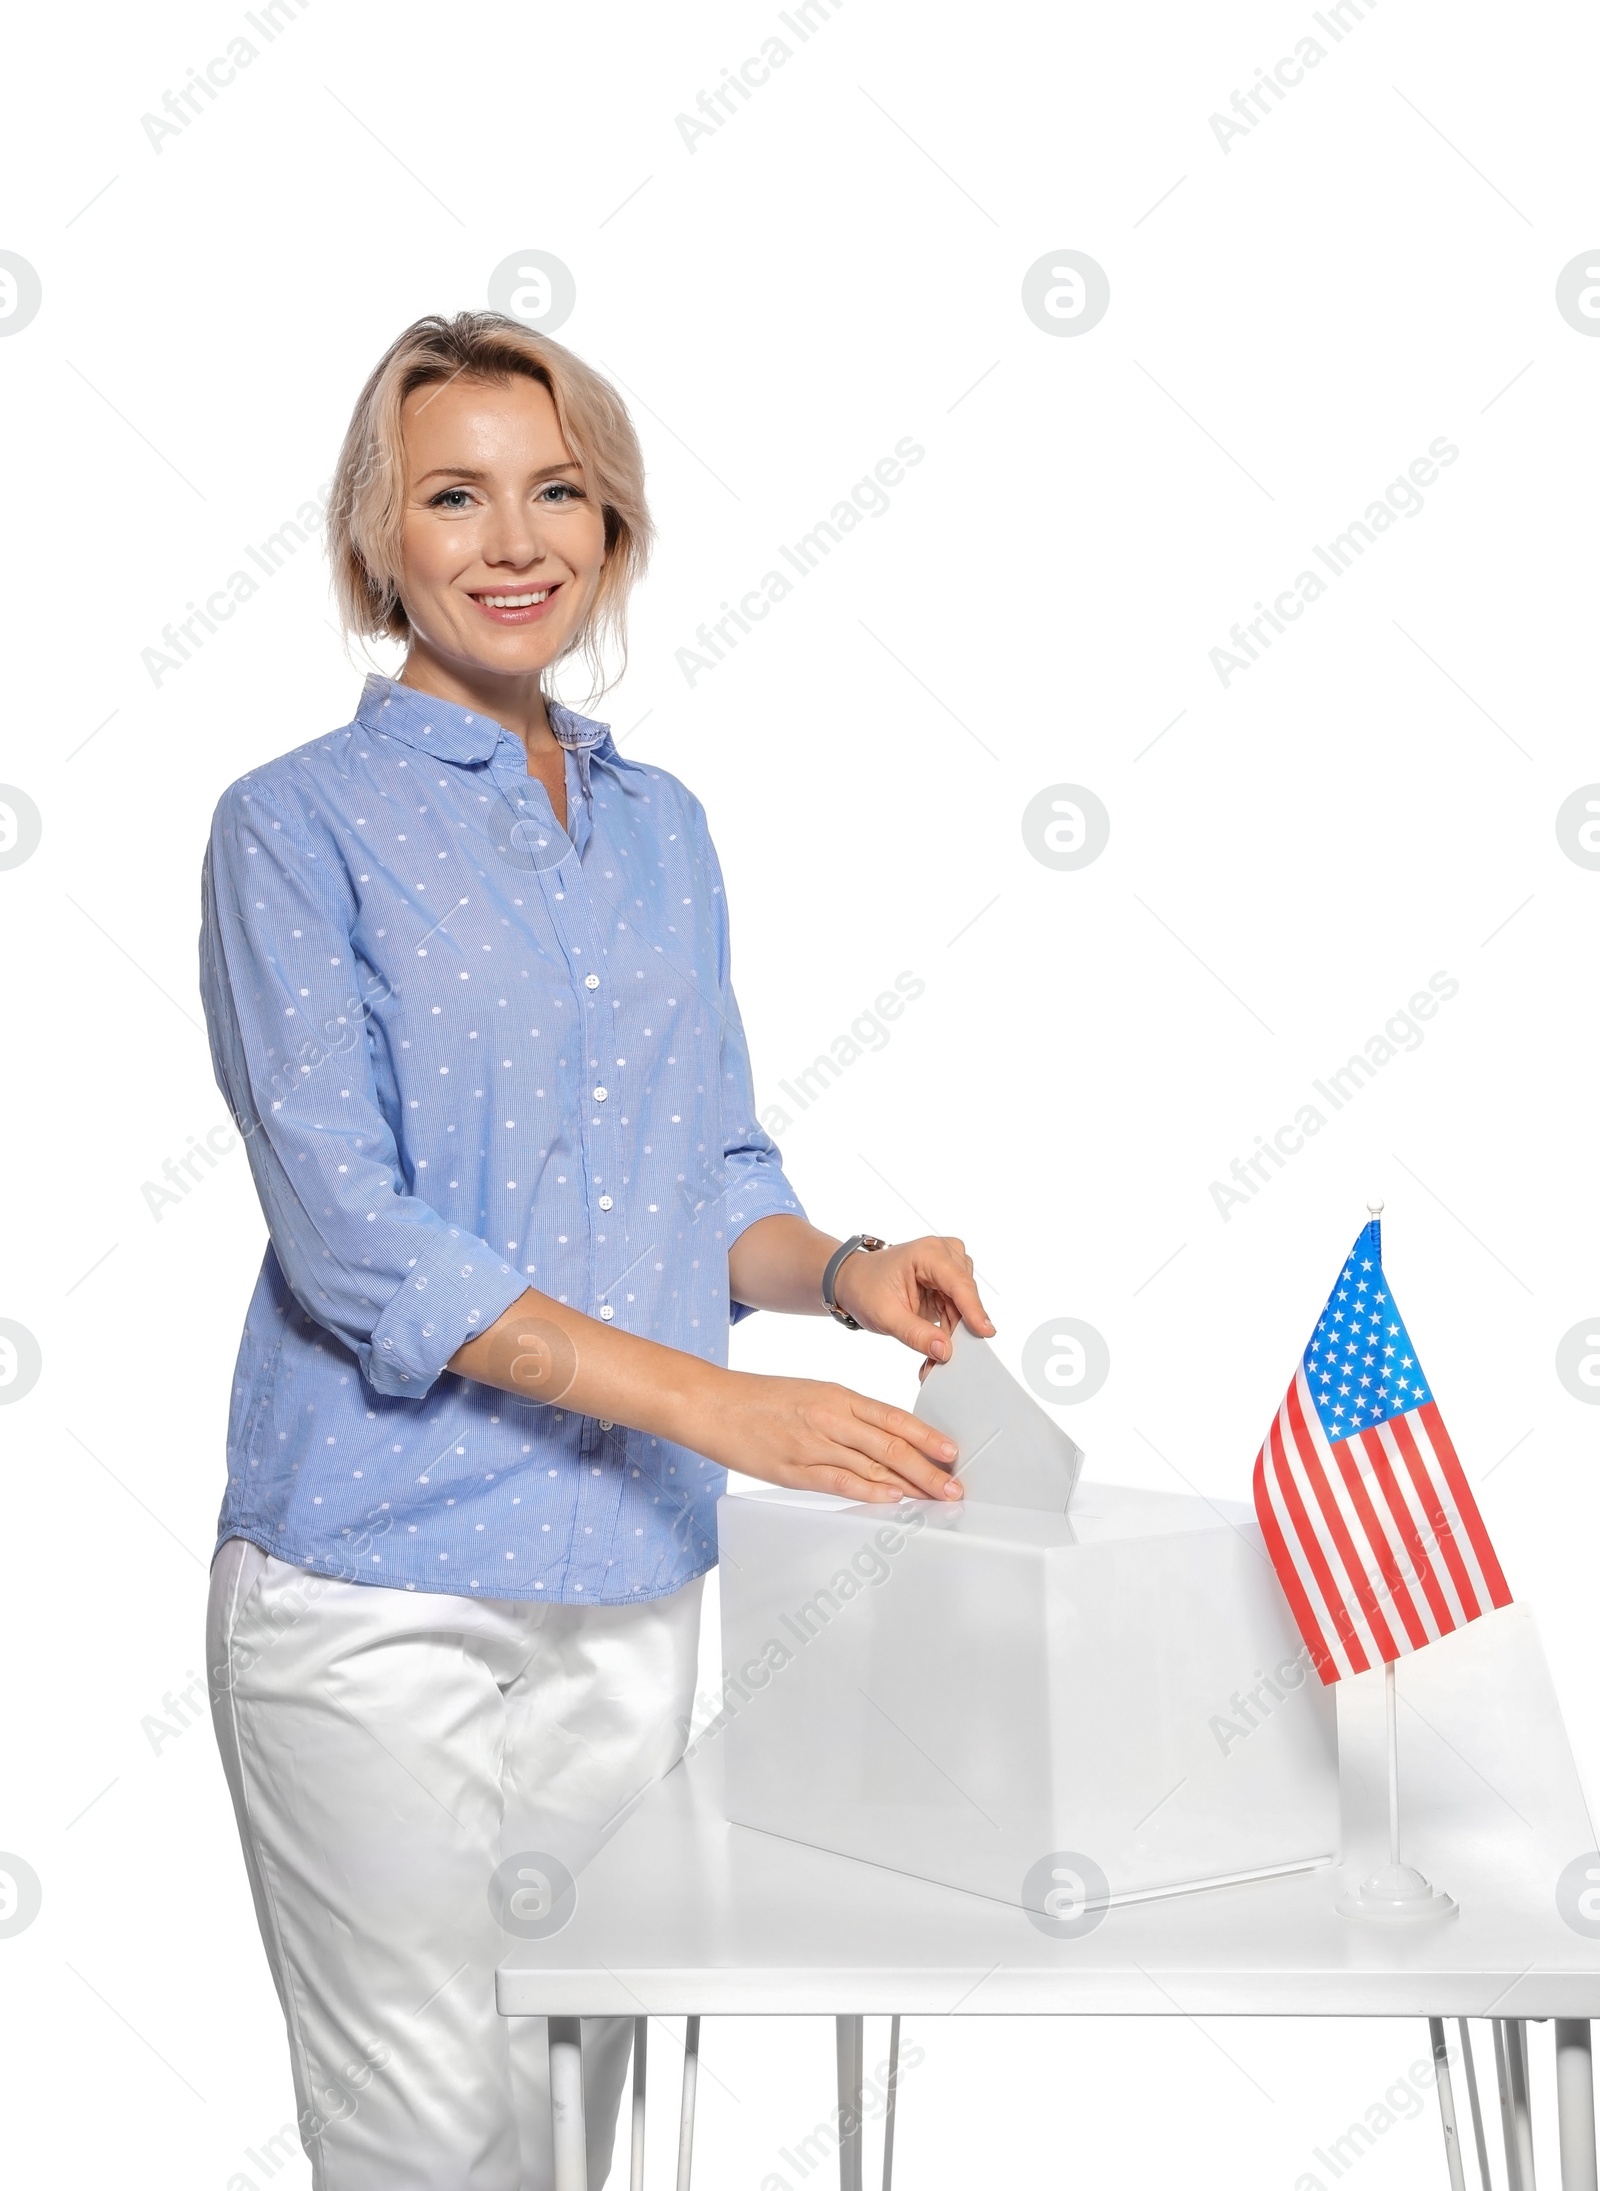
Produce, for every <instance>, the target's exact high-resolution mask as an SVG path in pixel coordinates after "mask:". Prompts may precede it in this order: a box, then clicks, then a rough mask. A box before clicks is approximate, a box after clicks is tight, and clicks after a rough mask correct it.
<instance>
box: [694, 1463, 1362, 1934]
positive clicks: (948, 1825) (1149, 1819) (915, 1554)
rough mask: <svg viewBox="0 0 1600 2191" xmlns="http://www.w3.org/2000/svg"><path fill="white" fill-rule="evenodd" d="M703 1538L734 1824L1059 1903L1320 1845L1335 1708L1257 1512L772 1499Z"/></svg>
mask: <svg viewBox="0 0 1600 2191" xmlns="http://www.w3.org/2000/svg"><path fill="white" fill-rule="evenodd" d="M718 1529H719V1534H720V1540H721V1555H722V1556H721V1598H722V1648H723V1666H724V1669H725V1675H726V1694H725V1713H724V1718H723V1721H722V1724H721V1728H720V1737H719V1738H720V1740H721V1741H722V1742H723V1743H724V1744H725V1745H726V1786H727V1814H728V1817H729V1818H730V1819H731V1820H733V1821H734V1822H735V1823H737V1824H739V1825H743V1826H754V1827H759V1828H761V1829H763V1830H764V1831H766V1832H768V1833H776V1834H783V1835H786V1836H787V1837H788V1838H790V1839H791V1840H796V1841H804V1842H810V1843H812V1844H814V1845H815V1846H817V1847H820V1848H825V1849H833V1850H837V1851H838V1852H839V1853H841V1854H843V1855H847V1856H854V1857H858V1858H862V1859H864V1860H865V1861H867V1862H868V1863H873V1864H884V1865H888V1866H889V1867H891V1868H892V1869H894V1870H897V1871H904V1872H909V1873H911V1874H913V1875H914V1876H916V1877H918V1878H922V1879H932V1880H938V1881H941V1882H943V1883H944V1884H946V1885H948V1886H953V1887H963V1888H966V1889H968V1890H969V1891H970V1892H972V1893H975V1894H984V1895H989V1896H991V1897H993V1898H994V1899H996V1900H999V1901H1003V1902H1011V1903H1016V1904H1020V1905H1022V1906H1024V1907H1028V1908H1035V1909H1040V1908H1046V1909H1048V1910H1051V1911H1057V1912H1058V1911H1059V1909H1060V1908H1061V1906H1062V1905H1061V1903H1060V1901H1059V1900H1057V1901H1054V1902H1049V1901H1047V1898H1048V1897H1049V1896H1050V1895H1051V1894H1052V1892H1055V1893H1057V1894H1059V1892H1060V1891H1061V1890H1060V1888H1059V1886H1057V1885H1054V1884H1053V1883H1055V1882H1059V1881H1060V1880H1061V1879H1062V1878H1063V1877H1070V1878H1072V1879H1074V1880H1076V1881H1079V1882H1082V1883H1083V1884H1082V1886H1081V1888H1078V1889H1069V1890H1068V1891H1069V1892H1073V1891H1076V1892H1078V1893H1079V1894H1080V1896H1082V1897H1085V1898H1087V1900H1089V1901H1091V1902H1094V1901H1099V1902H1102V1903H1103V1902H1105V1901H1111V1902H1115V1901H1119V1900H1123V1899H1127V1898H1133V1897H1141V1896H1146V1895H1152V1894H1162V1893H1174V1892H1181V1891H1183V1890H1184V1889H1187V1888H1191V1887H1198V1886H1204V1885H1210V1884H1220V1883H1222V1882H1224V1881H1227V1880H1237V1879H1243V1878H1254V1877H1261V1876H1265V1875H1268V1874H1270V1873H1273V1872H1279V1871H1286V1870H1295V1869H1299V1868H1302V1867H1306V1866H1309V1865H1311V1864H1315V1863H1319V1862H1326V1861H1329V1860H1330V1859H1332V1858H1334V1857H1335V1856H1336V1854H1337V1851H1338V1845H1339V1770H1338V1751H1337V1738H1336V1731H1335V1713H1334V1701H1333V1697H1332V1694H1331V1693H1330V1692H1329V1691H1327V1690H1325V1689H1324V1688H1323V1686H1322V1684H1321V1683H1320V1682H1319V1681H1318V1680H1317V1678H1316V1676H1315V1675H1314V1674H1312V1673H1311V1672H1310V1669H1309V1666H1308V1663H1307V1656H1306V1653H1305V1651H1304V1648H1303V1646H1302V1645H1301V1642H1300V1638H1299V1636H1298V1635H1297V1634H1296V1632H1295V1629H1294V1626H1293V1623H1292V1622H1291V1620H1290V1617H1289V1613H1288V1610H1287V1608H1286V1606H1285V1604H1284V1602H1283V1597H1282V1593H1281V1592H1280V1590H1279V1588H1278V1585H1277V1582H1276V1581H1275V1579H1274V1577H1273V1573H1272V1569H1271V1567H1270V1566H1269V1565H1268V1563H1267V1560H1266V1557H1265V1553H1264V1550H1263V1547H1262V1543H1261V1539H1260V1534H1259V1532H1258V1530H1257V1528H1256V1524H1255V1520H1254V1517H1253V1515H1251V1514H1250V1513H1249V1510H1248V1509H1247V1508H1244V1507H1238V1506H1234V1507H1226V1508H1225V1507H1219V1506H1216V1505H1212V1504H1210V1503H1209V1502H1207V1501H1205V1500H1203V1499H1198V1498H1188V1497H1181V1496H1175V1495H1172V1494H1169V1493H1166V1492H1157V1491H1134V1490H1120V1489H1116V1488H1114V1487H1112V1486H1110V1485H1106V1484H1095V1483H1080V1484H1079V1485H1078V1488H1077V1490H1076V1492H1075V1493H1074V1496H1073V1499H1072V1505H1071V1518H1070V1520H1069V1519H1068V1517H1067V1516H1066V1515H1063V1514H1051V1513H1047V1512H1043V1511H1040V1510H1037V1509H1026V1508H1008V1507H1004V1506H998V1505H986V1504H983V1503H980V1502H978V1501H973V1502H972V1503H970V1504H968V1505H965V1506H962V1507H954V1506H951V1505H947V1504H940V1503H938V1502H934V1501H908V1502H906V1503H904V1504H902V1505H899V1506H865V1505H856V1504H854V1503H851V1502H848V1501H845V1500H841V1499H832V1498H826V1497H823V1496H820V1495H818V1494H814V1493H812V1494H808V1493H804V1492H781V1491H777V1492H774V1491H763V1492H760V1493H757V1494H755V1495H753V1496H738V1497H724V1498H723V1499H722V1500H721V1501H720V1503H719V1506H718Z"/></svg>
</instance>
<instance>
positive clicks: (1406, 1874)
mask: <svg viewBox="0 0 1600 2191" xmlns="http://www.w3.org/2000/svg"><path fill="white" fill-rule="evenodd" d="M1367 1211H1368V1214H1369V1215H1370V1216H1371V1218H1372V1220H1373V1222H1374V1224H1376V1222H1377V1220H1378V1219H1379V1218H1380V1217H1381V1216H1382V1214H1383V1204H1382V1203H1381V1202H1369V1203H1368V1204H1367ZM1383 1718H1384V1748H1385V1750H1386V1751H1387V1753H1388V1765H1389V1861H1388V1863H1387V1864H1385V1865H1382V1866H1380V1868H1379V1869H1378V1870H1377V1871H1375V1872H1373V1873H1372V1874H1371V1875H1370V1876H1369V1877H1368V1878H1366V1879H1364V1880H1363V1881H1362V1882H1361V1885H1360V1886H1359V1887H1358V1888H1357V1889H1356V1890H1355V1892H1354V1893H1353V1894H1342V1895H1340V1896H1339V1898H1338V1900H1337V1901H1336V1903H1335V1905H1334V1906H1335V1908H1336V1909H1337V1910H1338V1912H1339V1914H1340V1916H1341V1917H1354V1918H1357V1919H1360V1920H1362V1921H1364V1922H1367V1923H1377V1924H1395V1923H1401V1924H1404V1923H1409V1922H1414V1921H1415V1920H1416V1919H1417V1918H1419V1917H1448V1916H1450V1915H1451V1914H1452V1913H1453V1912H1454V1911H1455V1909H1456V1906H1457V1905H1456V1903H1455V1902H1454V1900H1453V1899H1452V1898H1451V1896H1449V1895H1448V1894H1445V1893H1444V1892H1442V1891H1441V1889H1439V1888H1437V1887H1435V1886H1432V1885H1430V1883H1429V1882H1428V1881H1427V1880H1426V1879H1425V1878H1424V1877H1423V1875H1422V1873H1421V1872H1419V1871H1418V1870H1417V1869H1416V1867H1415V1866H1414V1865H1411V1864H1402V1863H1401V1861H1400V1726H1399V1704H1398V1695H1397V1688H1396V1682H1395V1662H1394V1660H1393V1659H1392V1658H1391V1659H1385V1660H1384V1663H1383Z"/></svg>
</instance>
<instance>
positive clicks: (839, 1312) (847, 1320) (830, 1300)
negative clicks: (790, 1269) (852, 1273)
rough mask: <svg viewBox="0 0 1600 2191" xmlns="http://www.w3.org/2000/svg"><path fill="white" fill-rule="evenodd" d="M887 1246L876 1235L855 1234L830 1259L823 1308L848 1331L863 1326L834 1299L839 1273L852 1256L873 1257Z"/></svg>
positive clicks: (823, 1281) (825, 1273) (823, 1292)
mask: <svg viewBox="0 0 1600 2191" xmlns="http://www.w3.org/2000/svg"><path fill="white" fill-rule="evenodd" d="M886 1245H887V1242H885V1241H882V1240H880V1239H878V1237H877V1235H876V1234H875V1233H870V1232H853V1233H852V1234H851V1235H850V1237H849V1239H848V1240H841V1241H840V1243H839V1245H838V1246H837V1247H836V1248H835V1249H834V1251H833V1253H832V1254H831V1255H830V1256H829V1257H828V1261H827V1267H826V1268H825V1269H824V1271H823V1273H822V1301H823V1306H824V1307H825V1308H826V1309H827V1311H828V1314H829V1315H830V1316H831V1317H833V1318H834V1320H835V1321H836V1322H837V1323H841V1324H843V1326H844V1328H845V1330H846V1331H859V1330H860V1329H861V1326H860V1325H859V1324H858V1323H857V1322H856V1320H855V1318H854V1317H853V1316H852V1315H851V1314H850V1312H849V1310H848V1309H842V1308H841V1307H840V1306H839V1304H838V1302H837V1301H836V1300H835V1299H834V1296H833V1289H834V1285H835V1282H836V1281H837V1279H838V1276H839V1272H840V1270H841V1268H842V1267H843V1265H844V1263H845V1262H846V1260H847V1259H848V1258H849V1257H850V1256H852V1255H854V1254H856V1253H857V1252H858V1251H860V1252H861V1253H863V1254H867V1255H871V1254H874V1253H875V1252H876V1251H877V1250H878V1249H879V1248H881V1247H885V1246H886Z"/></svg>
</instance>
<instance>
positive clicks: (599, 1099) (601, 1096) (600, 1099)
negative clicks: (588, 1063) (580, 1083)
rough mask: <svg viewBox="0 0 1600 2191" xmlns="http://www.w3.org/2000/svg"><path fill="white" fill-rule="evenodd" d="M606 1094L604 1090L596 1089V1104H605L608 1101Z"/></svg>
mask: <svg viewBox="0 0 1600 2191" xmlns="http://www.w3.org/2000/svg"><path fill="white" fill-rule="evenodd" d="M606 1093H607V1091H606V1090H605V1089H604V1088H596V1090H595V1092H594V1099H595V1101H596V1103H604V1101H605V1099H606Z"/></svg>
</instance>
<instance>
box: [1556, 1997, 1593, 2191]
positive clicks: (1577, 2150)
mask: <svg viewBox="0 0 1600 2191" xmlns="http://www.w3.org/2000/svg"><path fill="white" fill-rule="evenodd" d="M1556 2115H1557V2118H1558V2120H1559V2122H1560V2126H1561V2191H1600V2182H1597V2177H1596V2168H1595V2135H1594V2061H1593V2057H1592V2055H1591V2053H1590V2042H1589V2025H1588V2022H1587V2020H1586V2019H1584V2018H1580V2017H1570V2016H1558V2017H1557V2018H1556Z"/></svg>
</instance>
